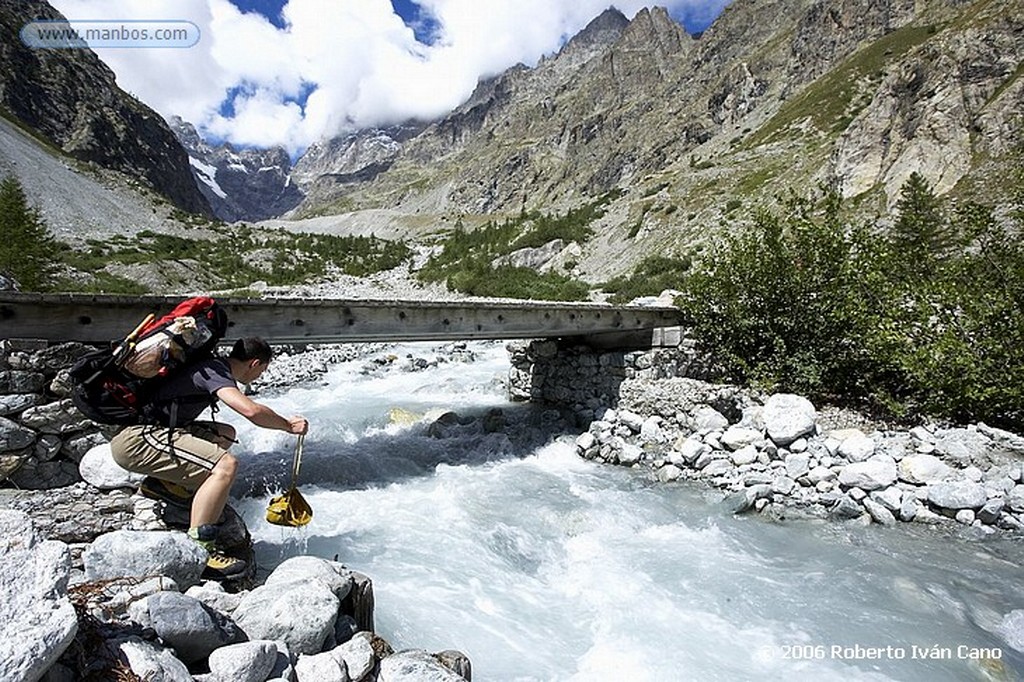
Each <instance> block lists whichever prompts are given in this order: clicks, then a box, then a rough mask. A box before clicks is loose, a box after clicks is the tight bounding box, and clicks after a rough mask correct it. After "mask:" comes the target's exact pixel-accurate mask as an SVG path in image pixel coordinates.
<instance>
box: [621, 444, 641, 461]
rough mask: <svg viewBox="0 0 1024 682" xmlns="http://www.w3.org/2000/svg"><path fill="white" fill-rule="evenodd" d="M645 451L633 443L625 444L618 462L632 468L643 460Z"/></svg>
mask: <svg viewBox="0 0 1024 682" xmlns="http://www.w3.org/2000/svg"><path fill="white" fill-rule="evenodd" d="M643 456H644V451H643V449H642V448H640V447H639V446H637V445H633V444H632V443H624V444H623V445H622V449H621V450H619V457H618V461H619V464H622V465H624V466H632V465H634V464H636V463H637V462H639V461H640V460H641V459H643Z"/></svg>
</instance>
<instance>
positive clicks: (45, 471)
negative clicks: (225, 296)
mask: <svg viewBox="0 0 1024 682" xmlns="http://www.w3.org/2000/svg"><path fill="white" fill-rule="evenodd" d="M4 343H5V346H4V349H3V350H4V352H3V353H2V354H0V466H2V467H3V468H2V470H0V473H2V475H3V479H4V481H5V487H4V488H0V545H2V547H3V558H4V559H5V561H4V562H3V563H2V564H0V581H2V582H3V584H4V586H5V590H4V595H5V597H4V600H3V602H0V614H2V615H3V616H5V617H6V621H7V622H9V623H12V624H14V627H12V628H10V630H11V632H12V635H11V636H9V637H7V638H5V641H4V642H3V644H2V645H0V646H2V647H3V648H4V650H3V651H2V652H0V666H2V667H0V679H26V680H36V679H44V680H48V681H50V682H58V681H63V680H69V681H70V680H79V679H112V678H115V679H164V680H202V681H204V682H219V681H221V680H224V681H226V680H253V681H254V682H265V681H266V680H275V681H277V680H289V681H291V682H296V681H297V682H304V681H305V680H314V679H315V680H317V681H318V682H325V681H330V680H341V681H342V682H344V681H346V680H351V681H352V682H359V681H361V680H362V681H369V680H386V681H395V680H441V681H444V680H458V679H469V678H470V663H469V661H468V659H467V658H466V657H465V656H463V655H462V654H459V653H458V652H452V651H446V652H440V653H433V654H432V653H428V652H426V651H421V650H413V651H404V652H394V651H393V650H392V648H391V647H390V645H389V644H388V643H387V642H386V641H385V640H384V639H383V638H381V637H380V636H378V635H377V634H375V633H374V628H373V589H372V584H371V581H370V579H369V578H368V577H367V576H364V575H361V574H360V573H358V572H357V571H354V570H352V568H350V567H346V566H344V565H342V564H340V563H338V562H336V561H330V560H327V559H323V558H316V557H309V556H302V557H296V558H293V559H290V560H288V561H286V562H284V563H283V564H281V565H280V566H278V567H277V568H276V569H275V570H274V571H273V572H272V573H270V575H268V576H265V577H263V578H261V579H257V576H256V575H250V576H248V580H247V581H244V582H242V583H241V584H238V585H236V586H234V587H232V588H230V589H225V588H224V587H223V586H221V585H219V584H217V583H211V582H206V583H204V582H202V581H201V580H200V573H201V571H202V568H203V565H204V562H205V559H204V557H203V556H202V552H200V551H197V547H196V546H195V545H194V544H193V543H191V542H190V541H188V540H187V539H186V538H185V536H184V534H183V533H181V532H180V531H176V530H174V529H175V528H176V527H178V526H179V525H180V523H179V521H180V519H179V520H176V519H175V517H174V513H173V510H171V509H169V508H168V507H166V506H165V505H163V504H162V503H158V502H155V501H153V500H149V499H146V498H143V497H140V496H139V495H137V494H133V493H134V489H135V487H136V486H137V484H138V481H137V479H135V478H133V477H132V476H131V475H129V474H127V472H124V471H123V470H120V469H118V468H117V467H116V465H113V463H112V461H111V460H110V458H109V448H108V447H107V445H106V441H107V436H108V435H109V433H108V432H107V431H106V430H104V429H101V428H100V427H98V426H97V425H95V424H92V423H91V422H89V421H88V420H84V419H82V418H81V416H80V415H78V414H77V412H76V411H75V410H74V408H73V407H72V406H71V405H70V402H69V401H68V400H67V382H66V379H65V378H64V370H65V369H66V368H67V367H68V366H70V364H71V363H72V362H73V360H74V358H75V357H77V356H78V355H80V354H81V353H84V352H86V351H87V350H88V349H87V348H85V347H84V346H79V345H78V344H63V345H61V346H55V347H52V348H36V347H32V346H31V345H29V346H18V345H16V344H11V343H10V342H4ZM508 350H509V353H510V356H511V362H512V370H511V371H510V374H509V377H508V390H509V393H510V395H511V396H513V397H515V398H517V399H520V400H527V399H530V400H534V401H537V402H542V403H544V404H546V405H548V406H550V407H554V408H556V409H557V412H554V414H555V415H556V416H557V414H559V413H560V414H561V419H557V421H558V422H559V424H560V425H561V427H560V428H561V430H562V431H563V432H568V433H569V436H568V437H569V438H575V443H576V448H577V452H578V454H579V455H580V456H582V457H584V458H587V459H591V460H594V461H599V462H602V463H607V464H611V465H619V466H628V467H634V468H637V469H640V470H644V471H646V472H647V473H648V475H649V476H650V477H651V478H652V479H654V480H657V481H660V482H662V483H663V484H666V485H683V484H689V485H694V484H697V485H704V486H708V487H709V488H710V489H713V490H714V491H716V496H717V497H718V499H720V500H721V501H722V503H723V504H725V505H727V507H728V509H729V510H730V511H732V512H734V513H756V514H760V515H763V516H764V517H766V518H771V519H773V520H782V519H790V518H816V519H832V520H837V521H843V522H849V523H858V524H872V523H878V524H883V525H896V524H898V523H900V522H910V523H917V524H929V525H933V526H937V527H943V528H946V529H948V530H950V531H953V532H955V533H958V534H961V535H964V536H966V537H967V538H972V537H983V536H986V535H991V534H996V533H1003V534H1019V533H1020V532H1021V529H1022V528H1024V471H1022V464H1024V438H1021V437H1020V436H1018V435H1016V434H1012V433H1009V432H1006V431H1002V430H999V429H995V428H991V427H988V426H986V425H984V424H975V425H969V426H953V425H936V424H922V425H920V426H916V427H914V428H896V427H892V426H889V425H886V424H879V423H874V422H872V421H871V420H869V419H867V418H865V417H863V416H862V415H858V414H855V413H852V412H844V411H840V410H835V409H832V408H825V409H821V410H819V409H816V408H815V406H814V405H812V404H811V403H810V402H809V401H808V400H807V399H805V398H803V397H800V396H795V395H787V394H777V395H760V394H757V393H755V392H751V391H746V390H742V389H740V388H738V387H735V386H730V385H724V384H720V383H714V382H710V381H703V380H701V379H697V378H692V377H693V376H702V375H704V374H706V369H705V368H704V367H703V366H702V365H701V363H700V360H699V358H698V357H697V355H696V353H695V352H694V351H693V348H692V347H691V346H688V345H687V344H685V343H684V344H681V345H680V346H679V347H677V348H670V349H655V350H650V351H636V352H632V353H623V352H594V351H591V350H589V349H584V348H565V347H560V346H558V344H555V343H553V342H532V343H524V342H516V343H512V344H509V345H508ZM465 354H466V351H465V348H464V347H463V346H461V345H460V344H451V345H450V346H448V347H445V348H443V349H440V351H439V353H438V355H437V356H431V357H422V358H407V359H405V360H402V359H400V358H398V357H397V356H394V355H392V354H391V353H390V349H389V347H388V346H385V345H366V346H338V347H322V348H315V349H302V348H285V349H280V350H279V356H278V359H277V360H276V361H275V364H274V365H273V366H272V367H273V371H268V372H267V373H266V374H265V375H264V377H263V379H262V381H261V386H257V387H256V388H257V389H260V388H264V389H265V388H270V387H279V386H284V385H287V384H293V383H295V382H310V381H316V380H317V379H318V377H319V376H320V375H321V374H323V373H324V372H326V371H327V370H328V369H329V368H330V367H331V366H332V365H333V364H336V363H337V362H340V361H344V360H352V359H357V358H365V360H366V362H367V367H368V368H369V369H368V370H367V371H372V369H373V368H374V367H377V366H378V365H381V366H383V365H384V364H389V363H399V364H400V363H403V362H404V363H407V364H408V365H409V366H408V369H409V370H410V371H416V370H418V369H426V368H428V367H429V366H430V364H431V362H442V361H448V360H456V359H460V358H461V356H462V355H465ZM442 356H443V357H442ZM443 422H444V418H443V417H442V418H440V419H438V425H443ZM573 424H575V425H576V428H575V430H574V428H573ZM439 428H440V426H439ZM494 428H502V425H501V424H497V425H495V426H494ZM224 527H225V528H226V529H227V530H226V531H224V532H225V533H227V534H228V535H230V540H231V544H232V546H233V547H235V548H236V549H237V551H238V552H239V553H240V555H241V556H243V557H245V558H250V559H251V540H250V538H249V535H248V531H247V530H246V528H245V526H244V524H243V523H241V520H240V519H239V518H238V517H237V515H234V514H233V512H232V513H230V514H229V515H228V518H227V519H226V521H225V524H224ZM1004 625H1005V628H1004V629H1005V630H1006V632H1005V633H1004V636H1005V638H1006V639H1007V641H1008V642H1011V644H1013V643H1014V642H1017V643H1018V644H1020V643H1022V642H1024V612H1020V611H1014V612H1012V613H1010V614H1008V615H1007V618H1006V622H1005V623H1004ZM1013 646H1015V647H1017V644H1013ZM1017 648H1019V649H1021V650H1024V644H1020V646H1019V647H1017ZM118 675H120V676H121V677H119V678H118V677H116V676H118ZM132 675H135V676H137V677H132Z"/></svg>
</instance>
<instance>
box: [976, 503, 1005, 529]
mask: <svg viewBox="0 0 1024 682" xmlns="http://www.w3.org/2000/svg"><path fill="white" fill-rule="evenodd" d="M1005 506H1006V503H1005V502H1004V501H1003V500H1002V499H1000V498H993V499H991V500H989V501H988V502H986V503H985V506H984V507H982V508H981V509H979V510H978V519H979V520H980V521H981V522H982V523H989V524H992V523H995V522H996V520H997V519H998V518H999V514H1001V513H1002V511H1003V508H1004V507H1005Z"/></svg>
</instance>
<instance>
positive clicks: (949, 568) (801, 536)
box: [232, 344, 1024, 681]
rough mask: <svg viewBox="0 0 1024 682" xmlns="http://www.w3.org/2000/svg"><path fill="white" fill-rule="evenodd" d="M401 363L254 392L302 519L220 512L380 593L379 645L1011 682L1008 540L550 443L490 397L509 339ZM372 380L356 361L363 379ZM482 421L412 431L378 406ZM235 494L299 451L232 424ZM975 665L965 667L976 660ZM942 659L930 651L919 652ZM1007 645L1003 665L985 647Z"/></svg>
mask: <svg viewBox="0 0 1024 682" xmlns="http://www.w3.org/2000/svg"><path fill="white" fill-rule="evenodd" d="M471 348H472V349H473V350H474V351H475V352H476V355H477V359H476V361H475V362H471V363H462V362H451V363H442V364H439V365H438V366H437V367H434V368H430V369H426V370H422V371H416V372H409V371H403V369H402V366H404V365H406V364H407V362H406V361H405V360H404V356H405V355H406V354H407V353H413V354H415V355H416V356H418V357H427V358H429V357H432V355H433V353H432V351H431V349H430V347H429V346H413V345H410V346H408V347H402V348H399V349H396V350H394V351H393V352H394V353H395V354H396V355H398V356H400V358H399V360H397V361H395V362H394V363H392V364H391V365H384V366H381V365H377V364H374V363H371V362H369V361H367V360H360V361H355V362H351V363H345V364H343V365H341V366H338V367H337V368H335V369H333V370H331V372H329V374H328V375H327V376H326V378H325V382H324V385H322V386H316V387H312V388H309V387H305V388H294V389H291V390H288V391H286V392H283V393H281V394H280V395H276V396H270V397H268V396H264V397H262V398H261V400H264V401H265V402H267V403H269V404H271V405H272V406H273V407H275V409H278V410H279V411H281V412H283V413H302V414H304V415H306V416H307V417H309V419H310V421H311V424H312V426H311V430H310V434H309V436H308V437H307V442H306V447H305V453H304V454H305V457H304V463H303V467H302V475H301V478H300V481H301V489H302V491H303V494H304V495H305V497H306V499H307V500H308V501H309V502H310V504H311V505H312V507H313V509H314V519H313V522H312V523H311V524H310V526H308V527H307V528H306V529H304V530H301V531H292V530H286V529H281V528H278V527H274V526H270V525H268V524H266V523H265V522H264V521H263V512H264V509H265V505H266V501H267V499H268V496H267V495H262V494H261V495H258V496H256V497H243V498H242V499H237V500H235V501H234V502H233V504H234V505H235V506H236V508H237V509H238V510H239V511H240V512H241V513H242V514H243V516H244V517H245V519H246V522H247V523H248V525H249V528H250V529H251V530H252V532H253V535H254V538H255V539H256V541H257V558H258V560H259V561H260V564H261V567H262V568H265V569H269V568H272V567H273V566H274V565H276V564H277V563H279V562H280V561H282V560H283V559H285V558H287V557H288V556H292V555H295V554H299V553H309V554H313V555H317V556H322V557H325V558H334V557H335V556H337V557H338V559H339V560H340V561H342V562H343V563H345V564H346V565H348V566H350V567H352V568H353V569H355V570H358V571H360V572H363V573H366V574H367V575H369V576H370V577H371V578H372V579H373V582H374V592H375V595H376V604H377V611H376V627H377V630H378V632H379V633H380V634H381V635H382V636H384V637H385V638H386V639H388V640H389V641H390V642H391V643H392V644H393V645H394V646H395V647H396V648H409V647H415V648H425V649H428V650H432V651H439V650H442V649H458V650H461V651H463V652H465V653H466V654H468V655H469V657H470V659H471V660H472V662H473V669H474V679H475V680H478V681H486V680H629V681H634V680H748V679H749V680H754V679H787V680H822V679H836V680H838V679H844V680H847V679H852V680H889V679H891V680H929V681H934V680H965V679H966V680H970V679H981V680H984V679H992V680H1002V679H1006V680H1013V679H1018V678H1019V677H1020V675H1021V673H1022V671H1024V657H1022V656H1021V654H1019V653H1018V652H1015V651H1014V650H1013V649H1012V648H1010V647H1009V646H1008V645H1007V643H1006V642H1005V641H1004V640H1003V639H1002V638H1000V637H999V636H998V635H996V634H993V633H994V631H995V630H996V629H997V626H998V623H999V622H1000V620H1001V619H1002V617H1003V615H1004V614H1005V613H1007V612H1009V611H1010V610H1013V609H1021V608H1024V594H1021V592H1020V590H1019V586H1020V585H1021V584H1022V578H1024V551H1022V548H1021V547H1020V546H1019V545H1017V544H1014V543H1013V542H1010V541H1008V540H999V539H996V540H986V541H984V542H967V541H957V542H950V541H949V539H948V538H947V536H946V535H944V534H942V533H941V532H939V531H936V530H935V529H931V528H920V527H911V526H910V525H908V524H905V525H902V526H901V527H899V528H891V529H890V528H881V527H878V526H872V527H870V528H861V527H852V526H849V525H840V524H833V523H813V522H806V521H802V522H789V523H784V524H773V523H770V522H767V521H765V520H763V519H760V518H758V517H756V516H745V517H738V518H737V517H732V516H731V515H729V514H728V513H726V512H725V511H724V510H722V509H721V508H720V507H719V506H718V505H717V504H715V499H716V497H715V496H714V495H712V494H709V493H702V492H701V491H700V489H699V488H698V487H697V486H696V485H694V484H680V485H667V486H666V485H659V484H655V483H652V482H651V481H650V477H649V475H648V474H647V473H646V472H645V471H641V470H626V469H622V468H617V467H611V466H603V465H598V464H594V463H591V462H587V461H584V460H582V459H579V458H578V457H576V455H575V453H574V449H573V446H572V441H571V439H567V438H562V439H558V438H554V437H552V436H551V435H550V434H548V435H543V434H544V433H545V428H546V427H547V426H548V425H550V424H551V423H552V421H553V419H552V415H551V414H550V413H547V414H546V413H542V412H536V411H532V410H531V409H530V408H527V407H524V406H514V405H510V404H508V403H507V402H506V401H505V398H504V394H503V390H502V386H501V383H500V381H499V380H497V379H496V378H500V377H502V376H503V375H504V374H505V372H506V371H507V366H508V360H507V357H506V354H505V351H504V349H503V348H502V347H501V346H500V345H497V344H494V345H484V344H479V345H471ZM367 368H370V370H372V371H369V370H368V369H367ZM396 407H397V408H402V409H404V410H407V411H409V412H414V413H419V414H422V413H425V412H427V411H429V410H431V409H434V408H440V409H443V410H449V409H450V410H454V411H456V412H458V413H459V414H460V415H467V414H477V415H482V414H483V413H485V412H486V411H487V410H488V409H489V408H493V407H501V408H503V409H504V410H505V412H506V414H507V420H508V422H509V425H508V426H507V427H506V429H505V430H504V432H503V433H485V432H484V430H483V429H482V428H481V427H480V422H479V421H477V422H475V423H473V424H466V425H461V426H460V425H451V426H449V427H447V428H446V430H445V432H444V433H442V434H436V435H441V436H443V437H433V436H432V435H430V434H428V433H427V423H428V422H426V421H424V422H420V423H416V424H413V425H407V426H397V425H389V413H390V412H391V410H392V408H396ZM232 421H233V423H235V424H236V425H237V426H238V427H239V430H240V434H241V435H240V438H241V440H242V448H244V449H243V450H242V454H243V461H244V467H243V474H242V480H241V481H240V484H239V486H238V492H239V494H248V493H251V492H254V491H258V492H262V488H263V486H264V485H265V484H266V482H268V481H273V482H274V483H275V484H283V483H284V482H286V480H287V470H288V466H289V463H290V460H291V454H292V444H293V440H292V439H290V437H288V436H285V435H283V434H280V433H275V432H268V431H261V430H258V429H254V428H252V427H251V426H249V425H248V424H246V423H244V422H239V420H237V419H233V420H232ZM981 649H984V650H988V651H987V654H988V656H987V658H988V660H985V661H978V660H971V658H970V657H971V656H978V655H982V654H985V653H986V652H985V651H979V650H981ZM926 654H928V655H934V654H937V655H939V656H943V658H940V659H937V660H936V659H931V658H923V657H922V656H924V655H926ZM997 656H1001V659H996V658H995V657H997Z"/></svg>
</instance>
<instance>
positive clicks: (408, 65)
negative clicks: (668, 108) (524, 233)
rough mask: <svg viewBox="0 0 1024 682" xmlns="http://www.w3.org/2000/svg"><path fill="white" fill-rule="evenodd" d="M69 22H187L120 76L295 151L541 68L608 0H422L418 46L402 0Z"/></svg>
mask: <svg viewBox="0 0 1024 682" xmlns="http://www.w3.org/2000/svg"><path fill="white" fill-rule="evenodd" d="M728 1H729V0H670V1H668V2H665V1H664V0H663V1H662V2H650V1H646V0H619V1H617V2H615V6H617V7H618V8H619V9H620V10H622V12H623V13H624V14H626V16H629V17H632V16H633V15H635V14H636V12H637V11H639V10H640V9H641V8H642V7H649V6H653V5H655V4H659V5H662V6H665V5H667V6H668V8H669V10H670V12H672V13H673V15H674V16H701V13H702V12H710V13H711V16H715V15H717V13H718V12H719V11H721V8H722V7H723V6H724V5H725V4H727V2H728ZM51 2H52V4H53V5H54V6H55V7H56V8H57V9H59V10H60V11H61V12H63V13H64V14H65V15H66V16H68V17H69V18H71V19H78V20H86V19H104V20H132V19H135V20H140V19H148V20H153V19H176V20H182V19H184V20H188V21H191V22H193V23H194V24H196V25H197V26H199V28H200V31H201V33H202V37H201V39H200V41H199V43H198V44H197V45H196V46H194V47H192V48H188V49H105V50H99V51H98V53H99V55H100V57H101V58H102V59H103V60H104V61H105V62H106V63H107V64H108V65H109V66H110V67H111V69H113V71H114V72H115V73H116V74H117V79H118V84H119V85H120V86H121V87H122V88H124V89H125V90H128V91H129V92H132V93H133V94H135V95H136V96H137V97H139V98H140V99H141V100H143V101H144V102H146V103H147V104H149V105H150V106H152V107H153V108H154V109H156V110H157V111H159V112H160V113H161V114H162V115H164V116H165V117H170V116H173V115H179V116H181V117H182V118H184V119H186V120H189V121H191V122H193V123H195V124H196V125H197V127H199V129H200V130H201V131H204V132H205V133H207V134H208V135H210V136H212V137H215V138H219V139H224V140H227V141H230V142H232V143H235V144H238V145H244V146H257V147H266V146H272V145H283V146H284V147H286V148H287V149H288V150H289V152H291V153H292V154H293V155H294V154H296V153H298V152H300V151H301V150H302V149H304V148H305V147H307V146H309V145H310V144H312V143H313V142H315V141H317V140H319V139H321V138H324V137H329V136H333V135H337V134H341V133H344V132H348V131H351V130H353V129H358V128H364V127H370V126H376V125H387V124H391V123H397V122H401V121H404V120H408V119H410V118H419V119H425V120H429V119H433V118H436V117H438V116H441V115H443V114H444V113H446V112H448V111H450V110H451V109H453V108H454V107H456V106H458V105H459V104H460V103H461V102H463V101H465V99H466V98H467V97H468V96H469V95H470V94H471V93H472V91H473V89H474V87H475V86H476V83H477V81H478V80H479V79H480V78H484V77H489V76H493V75H495V74H497V73H500V72H501V71H503V70H505V69H507V68H509V67H510V66H513V65H515V64H516V63H519V62H522V63H525V64H527V65H533V64H536V62H537V61H538V60H539V59H540V58H541V57H542V56H544V55H546V54H551V53H553V52H555V51H557V50H558V49H559V47H560V46H561V44H562V43H563V42H564V41H565V40H566V38H567V37H570V36H572V35H574V34H575V33H577V32H578V31H580V30H581V29H582V28H583V27H584V26H585V25H586V24H587V23H588V22H589V21H590V20H591V19H593V18H594V17H595V16H597V15H598V14H599V13H600V12H602V11H603V10H604V9H606V8H607V6H608V4H609V3H608V0H490V1H488V2H480V0H420V1H419V2H418V3H417V4H418V5H419V6H420V14H421V17H420V24H419V25H418V26H417V28H419V29H420V30H421V31H422V28H423V21H424V18H423V17H428V18H429V21H428V23H429V25H430V27H431V31H430V34H431V37H432V40H431V42H430V44H429V45H425V44H423V43H421V42H418V41H417V39H416V34H415V33H414V30H413V28H411V27H409V26H407V25H406V24H405V23H404V22H403V20H402V18H401V17H399V16H398V15H397V14H395V12H394V10H393V9H392V5H391V2H390V0H344V1H341V2H338V1H332V0H289V2H287V4H285V6H284V8H283V10H282V17H283V20H284V25H285V28H283V29H279V28H277V27H276V26H274V25H273V24H271V23H270V22H269V21H268V20H267V19H265V18H264V17H263V16H261V15H259V14H255V13H242V12H240V11H239V10H238V8H236V7H235V6H234V5H233V4H231V3H230V2H229V1H228V0H146V2H139V1H138V0H51Z"/></svg>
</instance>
